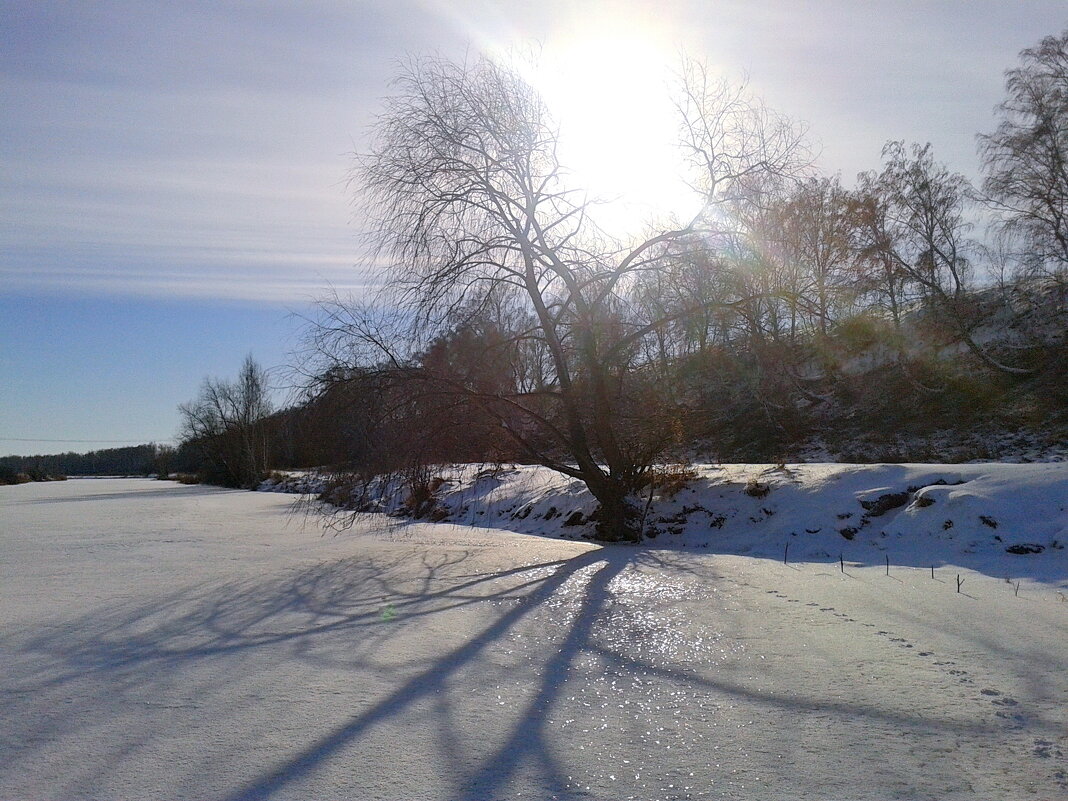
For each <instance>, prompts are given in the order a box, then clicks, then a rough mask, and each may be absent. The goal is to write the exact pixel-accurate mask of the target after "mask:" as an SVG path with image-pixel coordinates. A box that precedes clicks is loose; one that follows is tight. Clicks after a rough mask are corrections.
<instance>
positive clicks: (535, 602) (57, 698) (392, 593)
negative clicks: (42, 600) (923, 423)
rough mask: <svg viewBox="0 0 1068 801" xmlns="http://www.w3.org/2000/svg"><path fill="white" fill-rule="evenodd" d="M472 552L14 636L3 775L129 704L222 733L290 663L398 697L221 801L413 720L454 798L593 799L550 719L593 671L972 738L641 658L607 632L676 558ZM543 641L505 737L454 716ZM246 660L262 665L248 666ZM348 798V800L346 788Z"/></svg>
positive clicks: (324, 574) (300, 578) (153, 723)
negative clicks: (640, 586)
mask: <svg viewBox="0 0 1068 801" xmlns="http://www.w3.org/2000/svg"><path fill="white" fill-rule="evenodd" d="M472 556H473V555H472V553H471V552H465V551H451V552H439V553H436V554H435V553H433V552H427V553H424V554H423V555H422V556H421V560H422V561H421V564H419V565H418V568H417V569H415V570H413V567H412V556H411V555H410V553H406V554H404V555H403V556H398V557H397V558H395V559H391V558H387V557H384V556H376V557H374V558H367V557H363V558H359V559H346V560H341V561H338V562H334V563H330V564H325V565H316V566H314V567H311V568H307V569H304V570H300V571H297V572H295V573H294V574H291V575H289V576H286V577H284V578H281V579H275V580H272V581H268V582H263V581H262V580H247V581H235V582H232V583H228V584H225V585H223V586H218V585H214V586H210V585H205V586H201V587H199V588H193V589H191V590H188V591H185V592H182V593H177V594H175V595H173V596H170V597H166V598H160V599H159V600H158V601H157V602H155V603H153V604H151V605H149V606H119V607H116V608H113V609H112V610H110V611H105V612H94V613H91V614H87V615H85V616H84V617H82V618H79V619H77V620H73V621H70V622H67V623H64V624H61V625H56V626H54V627H51V628H49V629H47V630H45V631H43V632H39V633H36V634H31V635H28V636H27V635H14V636H12V637H9V638H8V641H7V642H2V643H0V645H2V646H3V647H4V648H5V649H7V650H8V653H14V654H15V655H16V658H15V660H14V662H13V664H14V665H15V667H16V670H15V672H14V673H13V674H12V675H9V676H8V678H7V679H5V680H4V684H5V686H6V687H7V688H9V690H10V691H9V692H8V693H5V695H4V700H3V701H2V704H3V706H2V712H3V718H4V719H5V720H7V721H12V725H11V727H10V729H11V730H12V734H13V735H14V736H13V738H12V739H13V741H18V742H21V743H22V745H21V747H20V748H17V749H13V750H9V751H7V752H6V753H5V754H4V755H3V756H2V757H0V768H2V769H3V770H10V769H12V767H13V766H15V765H16V764H17V763H18V762H19V760H20V759H22V758H23V757H26V756H28V755H29V754H31V753H32V751H33V748H34V746H35V744H38V743H45V742H49V741H54V740H61V739H62V738H64V737H68V736H70V735H71V734H73V733H74V732H75V731H76V730H77V729H78V728H79V727H81V728H82V730H83V733H84V732H85V731H89V730H91V729H92V727H93V726H99V725H100V724H101V721H106V720H110V719H112V718H113V716H117V715H125V716H127V717H128V716H129V710H130V708H131V706H132V707H138V706H139V705H145V704H150V703H155V704H162V705H164V706H166V705H167V704H173V705H175V706H176V707H177V706H181V705H183V704H192V705H196V706H197V707H198V708H199V709H201V710H202V712H201V713H200V714H203V715H210V716H214V719H215V720H219V719H221V718H223V716H226V715H227V714H228V713H230V712H234V713H235V714H236V713H238V712H240V709H239V707H240V705H241V703H247V699H248V698H250V697H258V696H259V695H262V694H263V693H265V692H268V691H269V690H265V689H264V685H268V686H269V684H268V682H269V679H270V678H271V676H270V665H272V664H277V663H278V661H280V660H282V661H289V660H299V661H300V663H301V664H303V665H304V672H305V674H306V675H310V676H315V675H317V674H318V673H319V672H326V671H332V672H334V673H337V672H342V673H343V674H346V675H347V674H351V675H352V677H353V681H358V680H359V677H360V676H361V675H363V674H368V675H370V674H374V675H376V676H378V677H382V676H394V677H396V678H395V680H393V681H391V682H388V683H386V684H385V686H387V687H388V688H389V689H388V690H387V691H386V692H384V693H380V694H379V695H378V696H376V697H372V698H369V699H367V700H366V701H365V702H364V703H362V704H356V706H358V707H359V708H358V709H357V711H355V712H354V713H353V714H351V716H349V717H348V718H347V719H345V720H343V722H341V723H337V722H336V721H335V722H334V723H333V724H324V726H323V727H320V731H321V730H322V728H324V727H328V726H330V725H332V728H327V730H326V731H325V732H322V733H314V732H313V733H312V739H310V740H309V741H308V742H306V743H305V744H304V745H303V746H302V747H299V748H298V749H295V750H294V752H292V753H290V754H289V755H288V756H286V757H285V758H283V759H281V760H280V761H278V762H277V764H275V765H274V766H273V767H270V768H267V769H261V768H260V770H261V772H260V773H259V774H258V775H256V776H255V777H253V778H251V779H248V780H246V781H245V782H244V783H243V784H242V785H240V786H239V787H236V788H233V789H231V790H230V791H223V792H222V794H220V795H219V796H218V797H222V798H225V799H227V801H251V800H252V799H265V798H271V797H276V796H277V797H291V796H292V795H293V793H294V792H295V791H296V788H297V787H299V786H300V784H301V783H302V782H303V781H305V780H308V779H310V778H311V777H312V775H313V774H314V773H315V772H316V771H318V770H320V769H321V768H323V767H325V766H327V765H330V764H333V763H334V762H335V761H336V760H340V759H351V758H352V756H351V753H352V752H351V749H352V748H354V747H359V746H360V745H361V744H364V743H366V741H368V740H370V739H371V738H373V737H376V736H385V737H388V736H389V735H388V733H387V734H383V731H384V730H385V729H387V728H388V727H390V726H395V725H399V724H400V725H409V726H410V725H414V724H412V723H411V722H409V721H408V720H407V719H406V716H413V715H414V713H415V711H416V710H417V709H420V710H422V709H425V708H426V707H429V708H430V709H431V710H433V713H432V719H433V725H434V727H435V732H434V733H433V734H432V736H433V738H434V740H435V747H436V749H437V751H438V753H439V755H440V757H441V759H442V760H443V762H444V763H446V764H449V765H452V766H455V775H454V776H453V777H451V778H446V777H442V779H441V781H442V782H454V786H452V787H451V788H449V789H448V790H447V792H446V793H443V795H444V794H447V796H448V797H450V798H457V799H465V801H474V800H475V799H493V798H501V797H507V796H509V795H510V788H512V787H514V785H515V783H516V781H517V779H518V777H520V775H521V774H522V776H523V777H525V778H526V779H527V780H530V779H533V780H534V781H535V782H536V784H537V786H538V787H539V788H541V790H542V791H543V795H544V796H545V797H554V798H581V797H585V795H584V793H583V792H582V791H581V790H579V789H578V788H577V787H576V786H575V785H574V784H573V782H572V781H571V778H570V776H569V774H568V768H567V767H566V765H564V764H562V762H561V756H560V754H561V745H560V741H559V739H560V738H561V736H562V735H561V734H560V731H559V727H558V726H555V725H554V723H553V716H554V715H555V714H556V710H557V709H558V708H559V707H560V705H561V702H562V699H563V697H564V694H565V693H566V692H572V691H573V690H574V688H573V686H571V685H569V682H570V681H571V680H572V678H573V677H574V676H576V675H577V676H578V678H579V680H580V681H581V680H583V678H588V671H589V670H590V668H589V660H591V659H592V660H596V662H597V663H598V664H600V665H603V666H605V668H606V669H611V670H615V671H618V672H619V673H620V674H621V675H622V674H629V675H643V676H648V677H651V678H654V679H659V680H662V681H670V682H675V683H678V684H680V685H686V686H688V687H692V688H695V689H696V690H697V691H700V692H707V693H715V694H719V695H723V696H727V697H729V698H730V699H732V700H733V701H736V702H742V703H753V704H757V705H759V706H761V707H763V708H765V709H766V710H767V711H768V712H769V713H772V714H773V713H787V714H807V713H813V714H819V715H826V714H827V713H828V712H832V713H835V714H838V715H841V716H846V717H849V718H851V719H856V720H861V721H871V722H878V723H882V724H886V725H889V726H893V727H900V728H902V729H919V730H924V731H929V732H930V731H940V732H941V731H953V730H956V729H959V728H961V724H959V723H953V722H950V721H943V720H937V719H934V718H925V717H923V716H922V715H916V716H914V717H913V716H907V715H901V714H898V713H894V712H891V711H887V710H885V709H881V708H876V707H874V706H867V707H866V706H864V705H862V704H857V703H855V702H850V703H847V702H845V701H842V702H834V701H828V700H827V699H822V698H821V699H818V700H812V699H805V698H803V697H801V696H800V695H794V696H792V695H790V694H789V693H785V692H782V691H777V692H774V693H772V692H762V691H757V690H754V689H752V688H749V687H745V686H743V684H742V683H739V682H737V681H732V680H731V679H730V678H729V677H723V678H722V679H720V678H713V677H710V676H709V675H708V674H707V672H705V673H704V674H699V673H698V672H697V671H695V670H692V669H691V668H690V666H688V665H686V664H683V663H678V662H675V663H672V664H665V663H664V661H663V660H659V661H658V660H656V659H652V658H649V657H648V656H647V655H644V656H643V654H642V653H641V649H640V648H636V647H634V646H635V643H636V642H637V641H639V640H640V639H641V637H642V636H645V635H646V634H648V631H643V630H640V626H639V627H637V628H634V629H633V630H628V631H624V632H622V634H621V635H620V636H619V637H615V636H606V627H608V626H617V627H618V626H619V625H620V623H619V620H618V619H617V618H613V614H614V612H613V609H615V608H616V607H617V606H618V605H619V604H620V603H621V602H623V601H625V600H626V598H625V595H626V593H627V592H628V589H627V588H628V586H631V584H633V582H635V581H638V580H639V579H640V578H641V576H640V574H638V573H637V572H635V571H636V569H639V568H641V567H643V566H644V567H645V568H647V569H652V570H654V571H655V570H656V569H658V568H662V567H665V566H667V567H670V566H671V563H672V562H673V561H674V560H671V559H667V560H666V561H665V557H664V556H663V555H654V556H650V555H648V554H643V552H642V551H640V550H637V549H633V548H602V549H597V550H590V551H587V552H584V553H582V554H579V555H577V556H574V557H571V558H568V559H563V560H554V561H546V562H540V563H536V564H527V565H518V566H515V567H512V568H509V569H498V570H495V571H490V572H483V571H482V570H480V569H479V566H478V565H477V564H475V562H477V559H473V558H472ZM702 578H704V579H705V580H714V579H715V577H714V576H708V575H705V576H703V577H702ZM628 582H629V583H628ZM639 600H640V599H639ZM457 611H464V612H465V613H467V612H472V613H478V615H477V616H476V618H475V619H476V620H477V621H478V623H477V624H476V625H474V627H473V629H474V630H473V633H472V632H471V631H452V632H444V633H441V634H440V642H439V643H438V644H437V647H435V648H433V649H432V650H430V651H428V650H426V649H423V650H419V649H418V648H417V649H416V650H415V652H414V653H413V652H411V651H410V650H409V649H407V648H406V647H402V646H404V645H405V640H406V639H407V638H410V637H414V636H416V635H417V634H418V633H419V631H420V630H421V627H422V626H423V625H430V624H433V623H434V621H435V620H436V619H437V618H438V617H439V616H442V615H447V614H449V613H454V612H457ZM628 614H629V613H628ZM448 619H449V620H452V618H448ZM626 625H631V624H626ZM634 625H637V624H634ZM532 627H537V628H539V629H541V630H546V629H547V630H549V631H550V633H549V634H546V635H545V636H546V637H547V638H548V641H543V643H542V644H543V646H544V647H543V648H542V649H541V650H540V651H539V652H538V653H537V654H536V655H535V656H536V660H535V661H534V662H532V663H528V664H527V665H526V666H525V668H524V669H525V671H526V673H525V678H526V679H527V680H528V681H529V682H530V683H529V686H528V687H527V688H526V689H525V691H524V692H522V693H518V696H519V697H518V698H517V700H516V704H517V706H515V707H511V708H504V707H502V708H501V713H500V714H501V715H502V716H503V718H504V720H503V721H502V722H501V727H500V730H499V731H498V730H494V731H488V732H486V733H485V736H484V739H482V740H481V741H480V740H479V739H478V738H477V737H473V736H472V731H471V724H470V722H467V721H464V720H461V719H460V716H459V714H458V709H457V708H458V706H459V705H461V704H462V703H470V694H471V693H480V694H482V696H484V697H483V701H482V708H483V713H482V714H484V715H486V716H489V715H492V714H493V712H491V711H485V710H486V707H488V706H490V704H491V700H490V698H489V695H490V693H489V683H491V682H492V676H493V675H499V674H500V673H501V672H502V671H506V670H509V669H512V667H511V666H508V665H505V666H502V665H501V664H500V660H501V659H502V658H503V657H502V656H501V654H502V650H501V649H502V648H503V646H504V644H506V643H509V642H511V641H512V640H513V638H516V637H520V636H524V634H525V633H528V632H529V631H530V630H531V628H532ZM652 631H653V634H654V635H655V636H660V635H658V634H657V633H656V631H655V630H652ZM628 643H629V645H628ZM246 657H255V658H256V661H251V660H250V661H248V662H245V661H244V659H245V658H246ZM584 663H585V664H584ZM584 671H587V673H586V674H584ZM179 717H180V715H179V714H178V713H176V714H175V715H173V716H170V717H168V716H167V715H164V716H162V717H149V718H148V719H147V720H146V719H145V718H144V717H138V716H134V718H133V720H132V721H131V722H130V726H129V727H127V729H126V730H125V731H124V739H122V741H121V742H114V743H108V742H102V743H100V755H99V757H98V758H96V759H95V760H94V759H86V760H84V761H83V763H82V764H80V765H77V766H71V767H70V777H69V782H70V784H69V786H68V787H67V788H66V790H65V792H67V793H68V794H70V795H78V794H93V792H94V791H98V788H100V787H101V786H106V785H105V783H106V779H107V776H108V774H109V772H110V771H112V770H113V769H114V767H115V766H116V765H118V764H119V763H120V762H121V761H122V760H124V759H126V758H127V757H128V756H129V755H130V754H131V753H132V752H135V751H136V750H137V749H138V748H139V747H140V744H141V743H143V742H146V741H150V740H152V739H153V737H156V736H158V735H160V734H162V733H163V732H167V733H168V734H175V732H174V731H173V728H174V727H175V726H182V725H186V726H190V725H191V724H189V723H188V722H186V723H182V722H180V721H179V720H178V718H179ZM235 725H240V724H235ZM643 725H644V724H643ZM190 730H191V731H192V732H193V733H194V734H196V730H195V729H190ZM177 734H182V732H177ZM255 735H256V732H251V731H250V732H247V733H246V734H245V735H244V736H242V737H238V738H237V740H236V741H235V742H234V743H232V744H231V745H230V746H229V749H230V750H229V751H226V750H225V748H224V746H222V745H220V746H218V747H217V748H216V749H215V750H213V752H212V753H211V754H210V755H208V757H204V759H203V763H202V764H195V763H194V762H192V756H191V762H190V767H189V769H188V775H189V782H190V783H191V786H190V787H189V788H185V789H187V794H188V795H190V796H196V795H201V796H203V794H204V793H203V789H202V788H201V787H200V785H196V784H195V782H197V781H199V780H200V779H201V777H202V776H203V775H206V774H210V773H211V772H212V771H213V765H219V764H237V765H241V764H244V763H245V762H247V760H248V757H247V753H246V749H247V747H248V744H249V740H250V738H252V737H254V736H255ZM554 738H555V739H554ZM391 747H403V743H395V744H394V743H391ZM428 770H430V768H429V767H428ZM230 781H234V780H233V779H230ZM339 792H340V793H341V794H344V792H345V790H344V788H339Z"/></svg>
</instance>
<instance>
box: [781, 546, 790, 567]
mask: <svg viewBox="0 0 1068 801" xmlns="http://www.w3.org/2000/svg"><path fill="white" fill-rule="evenodd" d="M789 553H790V543H786V548H785V550H783V552H782V563H783V564H784V565H785V564H786V557H787V555H789Z"/></svg>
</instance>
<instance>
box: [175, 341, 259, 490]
mask: <svg viewBox="0 0 1068 801" xmlns="http://www.w3.org/2000/svg"><path fill="white" fill-rule="evenodd" d="M178 411H179V414H180V415H181V421H182V423H181V434H180V436H181V438H182V440H184V441H185V442H186V443H188V444H189V445H191V446H192V447H194V448H196V449H197V450H198V451H199V452H200V454H201V456H202V458H203V459H204V461H205V462H206V464H207V467H208V473H209V477H211V478H213V479H214V480H216V481H218V482H220V483H223V484H225V485H228V486H238V487H246V488H252V487H254V486H255V485H256V484H258V483H259V482H260V481H261V480H262V479H263V478H264V477H265V475H266V472H267V469H268V466H269V463H270V454H269V445H268V443H269V439H268V436H267V430H266V426H265V421H266V418H267V417H268V416H269V415H270V413H271V402H270V396H269V392H268V385H267V374H266V372H265V371H264V369H263V368H262V367H260V366H259V364H257V363H256V361H255V360H254V359H253V358H252V356H251V354H250V355H248V356H246V357H245V361H244V362H243V363H242V365H241V370H240V371H239V373H238V376H237V380H236V381H223V380H220V379H211V378H207V379H205V380H204V384H203V385H202V386H201V388H200V394H199V395H198V396H197V398H196V400H194V401H190V402H189V403H183V404H182V405H181V406H179V407H178Z"/></svg>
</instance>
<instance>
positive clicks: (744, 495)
mask: <svg viewBox="0 0 1068 801" xmlns="http://www.w3.org/2000/svg"><path fill="white" fill-rule="evenodd" d="M678 470H680V471H681V470H687V471H689V475H686V476H682V477H681V479H682V480H673V481H668V482H666V484H667V486H666V487H661V488H659V489H656V490H654V492H653V495H652V497H651V498H644V497H643V498H641V499H639V500H641V501H642V502H643V503H644V504H645V508H644V509H643V511H644V513H645V521H646V530H647V532H648V536H647V539H646V543H645V544H646V545H647V546H653V547H658V548H662V547H667V548H692V549H701V550H711V551H714V552H716V553H722V554H736V555H748V556H755V557H761V558H770V559H777V560H779V561H783V560H785V561H816V562H828V561H830V562H835V563H838V564H839V566H840V567H841V565H842V563H849V564H856V565H860V564H864V565H885V564H886V563H887V562H889V563H890V564H891V565H897V566H909V567H917V568H930V567H936V568H937V567H942V566H945V565H956V566H961V567H967V568H969V569H973V570H977V571H980V572H983V573H986V574H987V575H991V576H997V577H1002V578H1018V577H1021V576H1023V577H1033V578H1038V579H1044V580H1048V581H1054V582H1065V581H1066V580H1068V463H1063V462H1058V463H1050V464H974V465H914V464H913V465H909V464H906V465H897V464H892V465H891V464H877V465H842V464H799V465H779V466H776V465H698V466H695V467H680V468H678ZM431 476H432V477H431V484H432V485H433V486H434V493H433V499H432V502H431V503H430V504H428V505H427V506H426V507H425V508H424V510H423V515H424V516H425V517H430V518H431V519H434V520H436V521H439V522H442V523H459V524H466V525H472V526H482V527H491V528H503V529H507V530H509V531H516V532H519V533H524V534H536V535H539V536H549V537H560V538H565V539H581V538H583V537H586V536H588V535H589V533H590V531H591V529H592V526H591V525H590V524H589V523H588V517H589V515H590V514H591V513H592V512H593V511H594V510H595V509H596V507H597V503H596V501H595V500H594V499H593V497H592V496H591V495H590V494H589V492H588V491H587V490H586V488H585V486H584V485H583V484H582V483H581V482H579V481H576V480H574V479H570V478H568V477H566V476H562V475H560V474H558V473H554V472H552V471H550V470H547V469H545V468H541V467H531V466H514V465H513V466H499V467H487V466H482V465H465V466H455V467H445V468H441V469H440V470H438V471H435V472H433V473H432V474H431ZM267 488H269V489H275V490H278V491H286V490H288V491H298V492H299V491H304V492H314V491H318V490H321V488H322V486H321V484H320V483H318V482H316V481H315V480H314V479H311V480H309V479H308V477H306V476H302V477H299V478H297V479H295V480H294V482H293V483H289V484H283V485H281V486H270V487H267ZM407 499H408V493H407V490H406V489H405V488H404V487H403V486H402V485H401V484H400V483H399V482H394V483H387V484H385V485H382V484H374V485H372V486H371V487H370V488H369V489H368V492H367V496H366V498H365V499H364V500H365V503H366V505H367V506H369V507H371V508H376V509H379V510H381V511H383V512H387V513H393V514H397V513H399V512H400V511H402V509H403V506H404V504H405V502H406V501H407ZM348 514H349V513H348V512H345V511H343V510H339V511H338V512H336V518H338V519H344V518H345V517H346V516H347V515H348ZM1065 586H1068V584H1066V585H1065Z"/></svg>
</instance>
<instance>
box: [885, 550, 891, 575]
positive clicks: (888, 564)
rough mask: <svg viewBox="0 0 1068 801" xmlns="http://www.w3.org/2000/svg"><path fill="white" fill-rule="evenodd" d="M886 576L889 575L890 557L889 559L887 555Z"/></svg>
mask: <svg viewBox="0 0 1068 801" xmlns="http://www.w3.org/2000/svg"><path fill="white" fill-rule="evenodd" d="M886 575H888V576H889V575H890V557H889V555H887V557H886Z"/></svg>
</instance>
